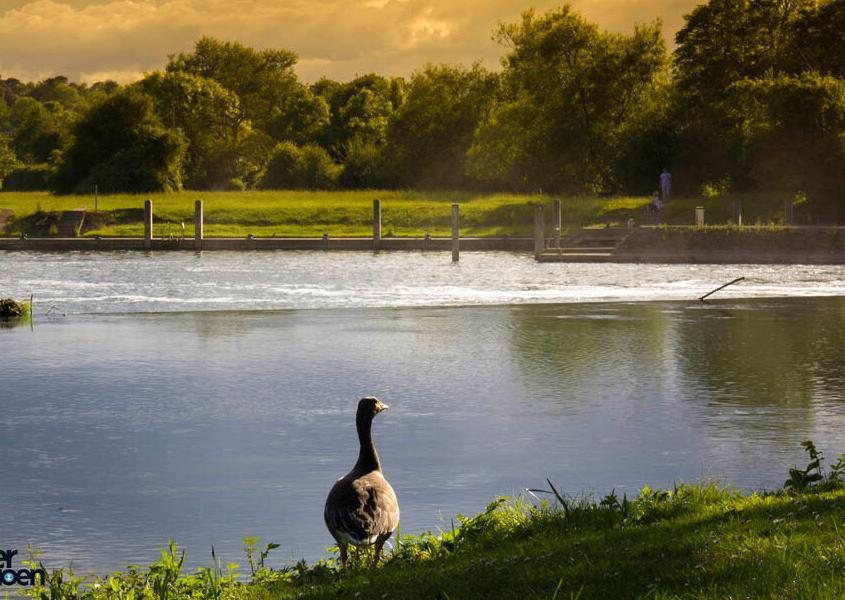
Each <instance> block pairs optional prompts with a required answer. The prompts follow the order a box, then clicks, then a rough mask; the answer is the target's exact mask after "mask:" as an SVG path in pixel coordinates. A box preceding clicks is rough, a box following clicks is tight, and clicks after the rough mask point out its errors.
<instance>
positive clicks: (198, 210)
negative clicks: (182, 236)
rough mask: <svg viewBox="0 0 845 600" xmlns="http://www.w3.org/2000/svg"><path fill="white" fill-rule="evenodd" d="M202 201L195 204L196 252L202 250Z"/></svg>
mask: <svg viewBox="0 0 845 600" xmlns="http://www.w3.org/2000/svg"><path fill="white" fill-rule="evenodd" d="M203 233H204V232H203V217H202V200H197V201H196V202H194V250H202V238H203Z"/></svg>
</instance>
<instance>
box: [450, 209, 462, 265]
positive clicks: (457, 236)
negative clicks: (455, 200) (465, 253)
mask: <svg viewBox="0 0 845 600" xmlns="http://www.w3.org/2000/svg"><path fill="white" fill-rule="evenodd" d="M459 211H460V206H458V205H457V204H453V205H452V262H458V261H459V260H460V259H461V233H460V231H461V229H460V213H459Z"/></svg>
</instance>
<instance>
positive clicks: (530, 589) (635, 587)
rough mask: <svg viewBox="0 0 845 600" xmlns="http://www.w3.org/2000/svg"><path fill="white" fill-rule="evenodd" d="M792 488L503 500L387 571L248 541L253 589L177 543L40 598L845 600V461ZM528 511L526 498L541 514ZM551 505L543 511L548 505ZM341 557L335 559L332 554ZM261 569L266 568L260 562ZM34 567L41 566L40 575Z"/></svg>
mask: <svg viewBox="0 0 845 600" xmlns="http://www.w3.org/2000/svg"><path fill="white" fill-rule="evenodd" d="M804 447H805V449H806V450H807V452H808V454H809V455H810V464H808V465H807V467H806V468H805V469H791V470H790V473H789V480H788V481H787V488H786V489H785V490H784V491H780V492H777V493H752V494H742V493H740V492H738V491H735V490H731V489H726V488H722V487H719V486H717V485H716V484H707V483H704V484H699V485H679V486H675V487H674V489H672V490H666V491H660V490H651V489H649V488H644V489H643V490H642V491H641V492H640V494H639V495H638V497H637V498H635V499H632V500H629V499H628V498H627V497H625V496H622V497H621V498H620V497H619V496H618V495H617V494H615V493H611V494H610V495H608V496H606V497H605V498H603V499H601V500H600V501H598V502H596V501H593V500H590V499H585V498H581V499H575V500H573V499H570V498H567V497H564V496H563V495H561V494H560V493H559V492H558V490H557V489H555V488H554V486H553V485H552V484H551V482H549V483H548V485H549V488H550V489H549V490H547V491H546V492H545V493H543V492H541V491H539V490H533V491H532V492H530V493H529V494H530V495H527V496H526V497H522V498H518V499H515V500H507V499H503V498H501V499H497V500H496V501H494V502H492V503H491V504H490V505H489V506H488V507H487V508H486V510H484V511H482V512H481V513H479V514H478V515H476V516H474V517H472V518H464V517H461V516H458V517H457V519H456V521H455V523H454V524H453V525H452V526H450V527H448V528H447V529H446V530H445V531H440V532H437V533H436V534H435V533H427V534H423V535H419V536H397V537H398V538H399V539H398V540H397V543H396V548H395V549H394V551H393V553H392V554H391V555H390V556H389V557H388V558H387V560H385V561H383V562H382V563H380V564H379V565H378V566H377V567H373V566H371V562H370V557H369V556H367V555H363V556H358V557H353V558H354V560H353V561H352V565H351V567H350V568H349V569H347V570H346V571H342V570H340V569H339V568H338V565H337V562H336V559H335V558H329V559H324V560H321V561H319V562H317V563H316V564H313V565H307V564H306V563H305V562H304V561H301V562H299V563H297V564H296V565H293V566H288V567H283V568H280V569H279V568H276V569H272V568H269V567H270V566H271V565H272V561H271V560H267V561H266V565H267V566H265V558H266V555H267V554H268V553H269V552H270V550H272V549H273V548H274V547H276V545H268V546H267V547H265V549H266V552H263V553H260V554H259V552H260V551H259V548H258V546H257V540H256V539H245V540H244V542H245V544H246V549H247V564H248V565H249V569H248V571H249V572H251V573H252V581H251V582H250V583H247V584H244V583H240V582H239V581H238V579H239V574H240V571H241V569H240V567H239V566H238V565H234V564H230V565H227V566H226V567H225V568H224V567H223V566H222V565H221V564H220V563H219V561H218V560H217V557H216V556H215V555H214V551H213V549H212V557H213V566H212V567H210V568H203V569H200V570H199V571H198V572H197V573H196V574H194V575H186V574H183V573H182V568H181V565H182V555H180V553H179V552H178V551H177V550H176V548H175V546H174V545H173V544H172V543H171V545H170V547H169V548H168V549H165V550H163V551H162V555H161V559H160V560H159V561H157V562H156V563H154V564H153V565H151V566H150V567H149V568H148V569H139V568H132V569H130V570H128V571H126V572H123V573H116V574H114V575H112V576H111V577H107V578H104V579H96V578H95V579H91V580H89V581H87V582H83V581H82V580H81V579H80V578H76V577H75V576H74V575H73V574H72V573H71V572H69V571H62V570H56V571H53V572H52V573H50V574H49V575H48V585H46V586H44V587H42V588H38V589H36V590H34V593H35V595H36V596H37V597H40V598H43V599H45V600H46V599H47V598H51V599H55V600H60V599H63V598H71V597H75V596H74V590H76V589H77V587H78V586H80V584H82V587H83V590H84V591H83V594H82V597H84V598H89V599H92V600H93V599H97V600H99V599H105V598H128V597H135V598H174V599H177V598H254V599H266V600H270V599H286V598H335V597H337V598H443V599H446V598H448V599H452V600H457V599H459V598H519V599H522V598H525V599H531V598H538V599H539V598H544V599H563V598H570V599H571V598H690V599H692V598H696V599H704V598H713V599H716V598H814V599H815V598H842V597H845V577H843V570H845V535H844V534H845V485H843V478H845V456H843V457H841V458H840V459H839V461H838V462H837V463H836V464H835V465H833V466H832V467H831V469H830V470H829V472H827V473H824V472H823V468H822V467H821V466H820V464H821V461H822V460H823V458H822V457H821V455H820V454H819V453H818V452H817V451H816V449H815V447H814V446H813V445H812V443H810V442H805V443H804ZM526 498H530V499H531V501H529V500H527V499H526ZM540 498H543V499H540ZM333 550H335V551H336V549H333ZM259 556H260V559H259ZM33 564H34V563H33Z"/></svg>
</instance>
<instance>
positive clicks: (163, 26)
mask: <svg viewBox="0 0 845 600" xmlns="http://www.w3.org/2000/svg"><path fill="white" fill-rule="evenodd" d="M698 2H699V0H572V2H571V4H572V6H573V7H574V8H575V9H576V10H578V11H580V12H581V13H582V14H583V15H585V16H586V17H588V18H589V19H591V20H593V21H596V22H598V23H599V24H600V25H601V26H603V27H605V28H607V29H611V30H614V31H621V32H627V31H630V30H631V29H632V27H633V24H634V23H636V22H643V21H650V20H652V19H655V18H660V19H662V20H663V23H664V27H665V30H666V35H667V40H669V39H671V37H672V35H673V34H674V32H675V31H676V30H677V29H678V28H679V27H680V25H681V24H682V22H683V15H684V14H685V13H687V12H689V10H690V9H691V8H692V7H693V6H695V5H696V4H697V3H698ZM560 4H561V0H558V1H556V2H555V1H548V0H275V1H274V0H100V1H91V0H35V1H32V0H0V76H2V77H6V78H7V77H17V78H20V79H24V80H36V79H41V78H44V77H48V76H51V75H57V74H63V75H67V76H68V77H70V78H71V79H72V80H77V81H80V80H81V81H95V80H99V79H105V78H110V79H116V80H118V81H129V80H133V79H136V78H138V77H139V76H140V75H141V74H142V73H143V72H145V71H150V70H154V69H156V68H160V67H161V66H162V65H163V64H164V63H165V62H166V61H167V56H168V54H172V53H176V52H180V51H184V50H188V49H190V48H191V46H192V44H193V42H194V41H195V40H196V39H197V38H198V37H200V36H202V35H211V36H214V37H217V38H220V39H225V40H238V41H241V42H243V43H245V44H248V45H251V46H255V47H258V48H287V49H290V50H293V51H295V52H296V53H297V54H298V55H299V64H298V67H297V71H298V72H299V74H300V76H301V77H302V78H303V79H305V80H306V81H314V80H316V79H318V78H319V77H321V76H327V77H332V78H336V79H341V80H343V79H349V78H351V77H353V76H354V75H355V74H356V73H366V72H370V71H375V72H378V73H383V74H387V75H404V74H408V73H410V72H412V71H413V70H414V69H418V68H419V67H421V66H423V65H424V64H425V63H426V62H435V63H438V62H449V63H463V64H469V63H472V62H473V61H476V60H481V61H482V62H483V63H484V64H486V65H488V66H491V67H494V66H496V65H497V64H498V59H499V57H500V56H501V55H502V53H503V51H502V48H501V47H499V46H498V45H497V44H496V43H495V42H493V41H492V40H491V32H492V30H493V28H494V27H495V26H496V24H497V23H499V22H501V21H513V20H515V19H517V18H518V17H519V15H520V13H521V12H522V11H524V10H526V9H527V8H531V7H533V8H535V9H536V10H537V11H540V12H542V11H545V10H548V9H550V8H553V7H556V6H559V5H560Z"/></svg>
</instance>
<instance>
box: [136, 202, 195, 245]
mask: <svg viewBox="0 0 845 600" xmlns="http://www.w3.org/2000/svg"><path fill="white" fill-rule="evenodd" d="M204 230H205V225H204V222H203V214H202V200H197V201H196V202H194V248H195V249H197V250H202V240H203V237H204ZM152 247H153V201H152V200H145V201H144V248H145V249H147V250H150V249H151V248H152Z"/></svg>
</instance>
